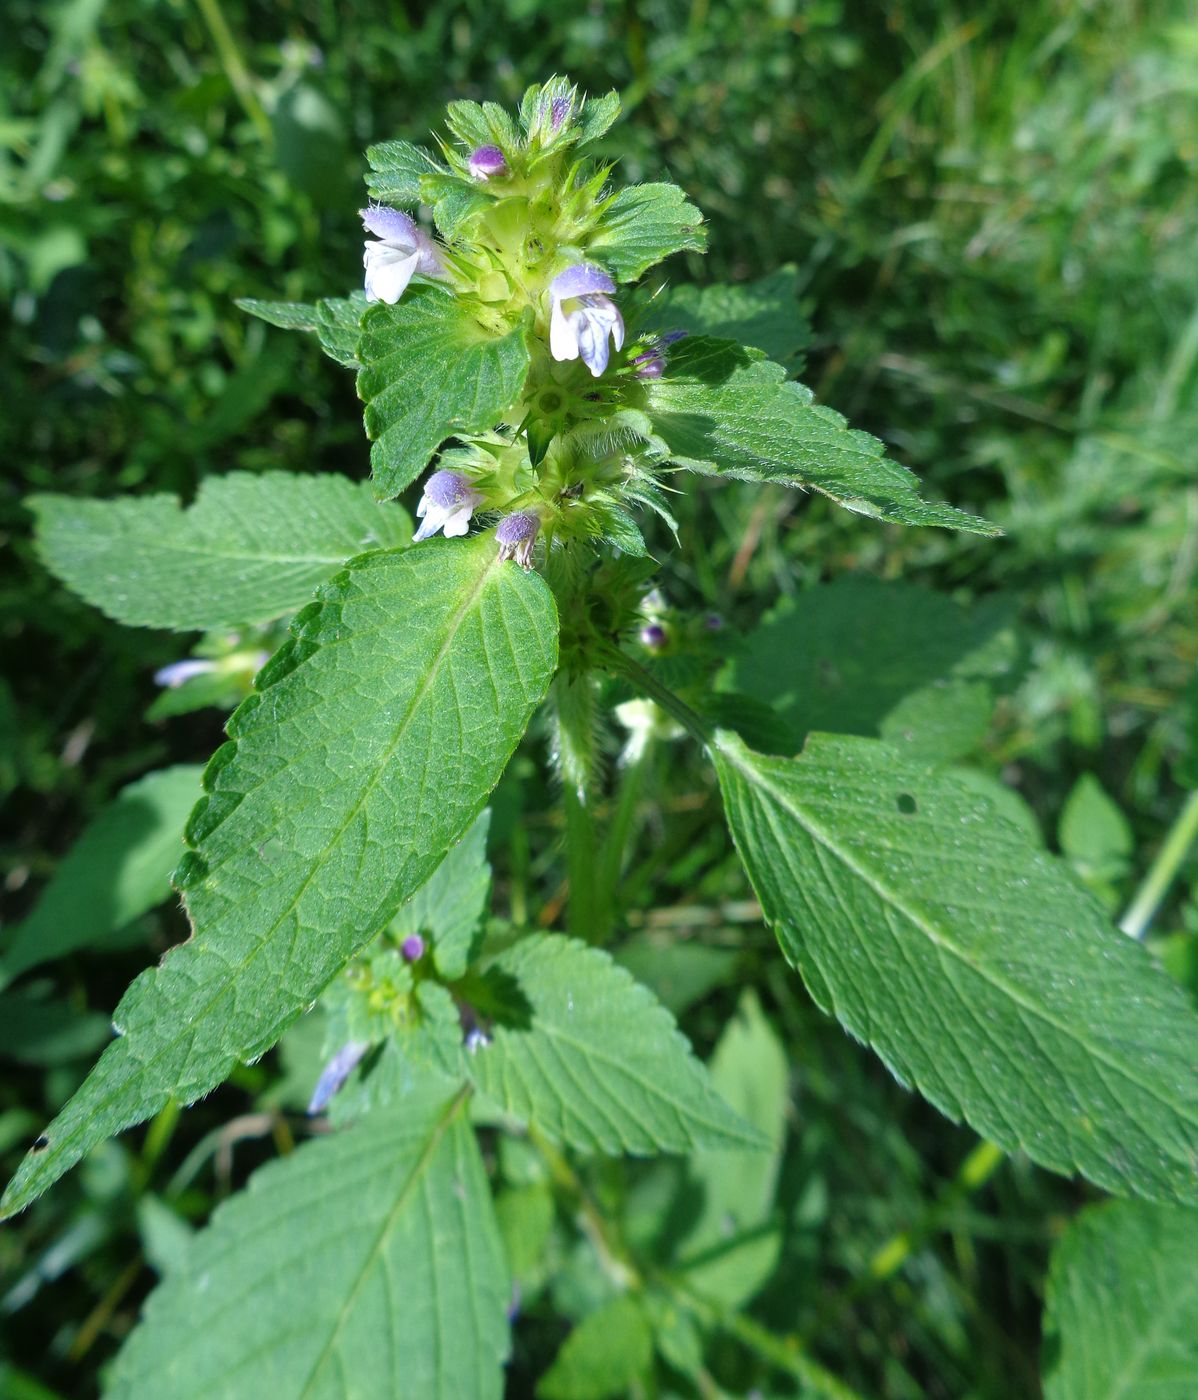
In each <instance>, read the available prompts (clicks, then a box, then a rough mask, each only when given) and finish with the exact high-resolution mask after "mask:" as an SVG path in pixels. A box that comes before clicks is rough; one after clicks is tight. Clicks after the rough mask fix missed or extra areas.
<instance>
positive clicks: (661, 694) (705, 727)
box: [602, 647, 714, 748]
mask: <svg viewBox="0 0 1198 1400" xmlns="http://www.w3.org/2000/svg"><path fill="white" fill-rule="evenodd" d="M602 660H603V662H604V664H605V665H606V666H607V667H608V669H609V670H610V671H612V672H614V674H616V675H618V676H623V677H624V678H625V679H626V680H629V681H631V682H632V684H633V685H634V686H635V687H636V688H637V690H639V691H640V692H641V694H642V695H646V696H648V698H649V699H650V700H652V701H654V702H655V703H656V704H658V705H660V706H661V708H662V709H663V710H665V712H666V713H667V714H669V715H673V717H674V718H675V719H676V720H677V721H678V723H679V724H680V725H681V726H682V727H683V729H685V730H686V732H687V733H688V734H689V735H690V736H691V738H692V739H694V740H696V742H698V743H700V744H702V745H703V746H704V747H705V748H706V747H707V745H708V744H709V743H710V742H711V739H712V735H713V733H714V731H713V730H712V727H711V725H710V724H709V723H708V722H707V721H706V720H705V719H704V718H703V716H702V715H699V714H696V713H695V711H694V710H692V709H691V707H690V706H689V705H688V704H687V703H686V701H685V700H680V699H679V698H678V696H677V695H675V694H674V692H673V691H672V690H669V689H667V688H666V687H665V686H664V685H662V683H661V682H660V681H659V680H658V679H657V677H656V676H654V675H653V673H652V672H650V671H646V670H645V668H644V667H643V666H642V665H641V664H640V662H639V661H634V660H633V659H632V657H631V656H628V655H627V654H626V653H625V652H622V651H620V650H619V648H618V647H607V648H605V649H604V651H603V653H602Z"/></svg>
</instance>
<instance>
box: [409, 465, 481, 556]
mask: <svg viewBox="0 0 1198 1400" xmlns="http://www.w3.org/2000/svg"><path fill="white" fill-rule="evenodd" d="M482 499H483V498H482V496H481V495H480V494H479V493H478V492H477V491H476V490H475V489H474V487H473V486H471V485H470V478H469V477H468V476H463V475H462V473H461V472H448V471H443V472H434V473H433V474H432V476H430V477H429V479H428V480H427V481H426V482H425V483H424V495H423V496H421V498H420V504H419V505H418V506H417V507H416V514H417V516H418V517H419V518H420V519H421V520H422V521H423V522H424V523H423V524H422V525H421V526H420V528H419V529H418V530H417V531H416V533H415V534H414V535H413V536H412V539H413V541H419V540H427V539H428V537H429V536H430V535H435V534H436V533H437V531H438V530H441V531H442V532H443V533H444V535H445V537H446V539H452V538H453V537H454V536H455V535H464V534H465V533H466V531H467V530H468V529H469V528H470V517H471V515H473V513H474V512H475V510H476V509H477V508H478V507H479V506H480V505H481V504H482Z"/></svg>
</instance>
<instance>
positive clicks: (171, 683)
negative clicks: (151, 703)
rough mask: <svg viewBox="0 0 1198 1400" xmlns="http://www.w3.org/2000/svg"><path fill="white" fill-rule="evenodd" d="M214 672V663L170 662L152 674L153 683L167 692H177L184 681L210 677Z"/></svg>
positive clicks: (197, 661)
mask: <svg viewBox="0 0 1198 1400" xmlns="http://www.w3.org/2000/svg"><path fill="white" fill-rule="evenodd" d="M215 670H216V662H215V661H200V660H194V661H172V662H171V664H170V665H169V666H164V667H163V668H162V669H161V670H160V671H155V672H154V683H155V685H161V686H165V687H166V688H167V689H168V690H177V689H178V688H179V686H181V685H182V684H183V683H184V682H185V681H190V680H194V679H195V678H196V676H207V675H210V674H211V673H212V672H213V671H215Z"/></svg>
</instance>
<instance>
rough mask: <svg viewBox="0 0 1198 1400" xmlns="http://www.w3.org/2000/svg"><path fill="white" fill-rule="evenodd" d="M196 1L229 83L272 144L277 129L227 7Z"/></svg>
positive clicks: (211, 1) (217, 1)
mask: <svg viewBox="0 0 1198 1400" xmlns="http://www.w3.org/2000/svg"><path fill="white" fill-rule="evenodd" d="M196 5H197V6H198V8H199V11H200V14H202V15H203V16H204V23H205V24H206V25H207V26H208V32H209V33H210V34H211V35H212V42H213V43H214V44H215V45H216V52H217V55H218V56H219V58H220V62H221V67H222V68H223V69H224V70H225V77H226V78H228V80H229V86H230V87H231V88H232V89H233V91H234V92H235V93H236V94H237V100H238V101H239V102H240V103H241V106H242V109H243V110H244V112H245V114H246V116H247V117H249V119H250V121H251V122H253V124H254V126H255V127H256V128H257V131H258V134H259V136H261V137H262V139H263V141H265V142H266V144H267V145H268V146H269V145H272V144H273V143H274V130H273V128H272V127H271V124H270V118H269V117H268V116H267V115H266V113H265V111H263V108H262V104H261V102H259V101H258V94H257V93H256V92H255V91H254V80H253V78H252V77H251V76H250V71H249V69H248V68H247V67H246V66H245V63H244V61H243V60H242V57H241V50H240V49H239V48H238V46H237V40H236V39H234V37H233V31H232V30H231V29H230V28H229V25H228V21H227V20H226V19H225V15H224V11H223V10H222V9H221V7H220V0H196Z"/></svg>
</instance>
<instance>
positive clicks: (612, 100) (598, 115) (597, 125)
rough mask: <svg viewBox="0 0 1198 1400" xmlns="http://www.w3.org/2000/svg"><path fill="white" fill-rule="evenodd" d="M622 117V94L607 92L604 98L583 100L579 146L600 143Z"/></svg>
mask: <svg viewBox="0 0 1198 1400" xmlns="http://www.w3.org/2000/svg"><path fill="white" fill-rule="evenodd" d="M619 117H620V94H619V93H618V92H606V93H604V94H603V96H602V97H587V98H584V99H583V103H582V115H581V116H580V117H579V119H578V126H577V133H578V144H579V145H580V146H582V145H585V144H586V143H587V142H588V141H598V139H599V138H600V137H601V136H603V135H604V134H605V133H606V132H607V131H609V130H610V129H611V128H612V127H613V126H614V125H615V123H616V122H617V121H618V120H619Z"/></svg>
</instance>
